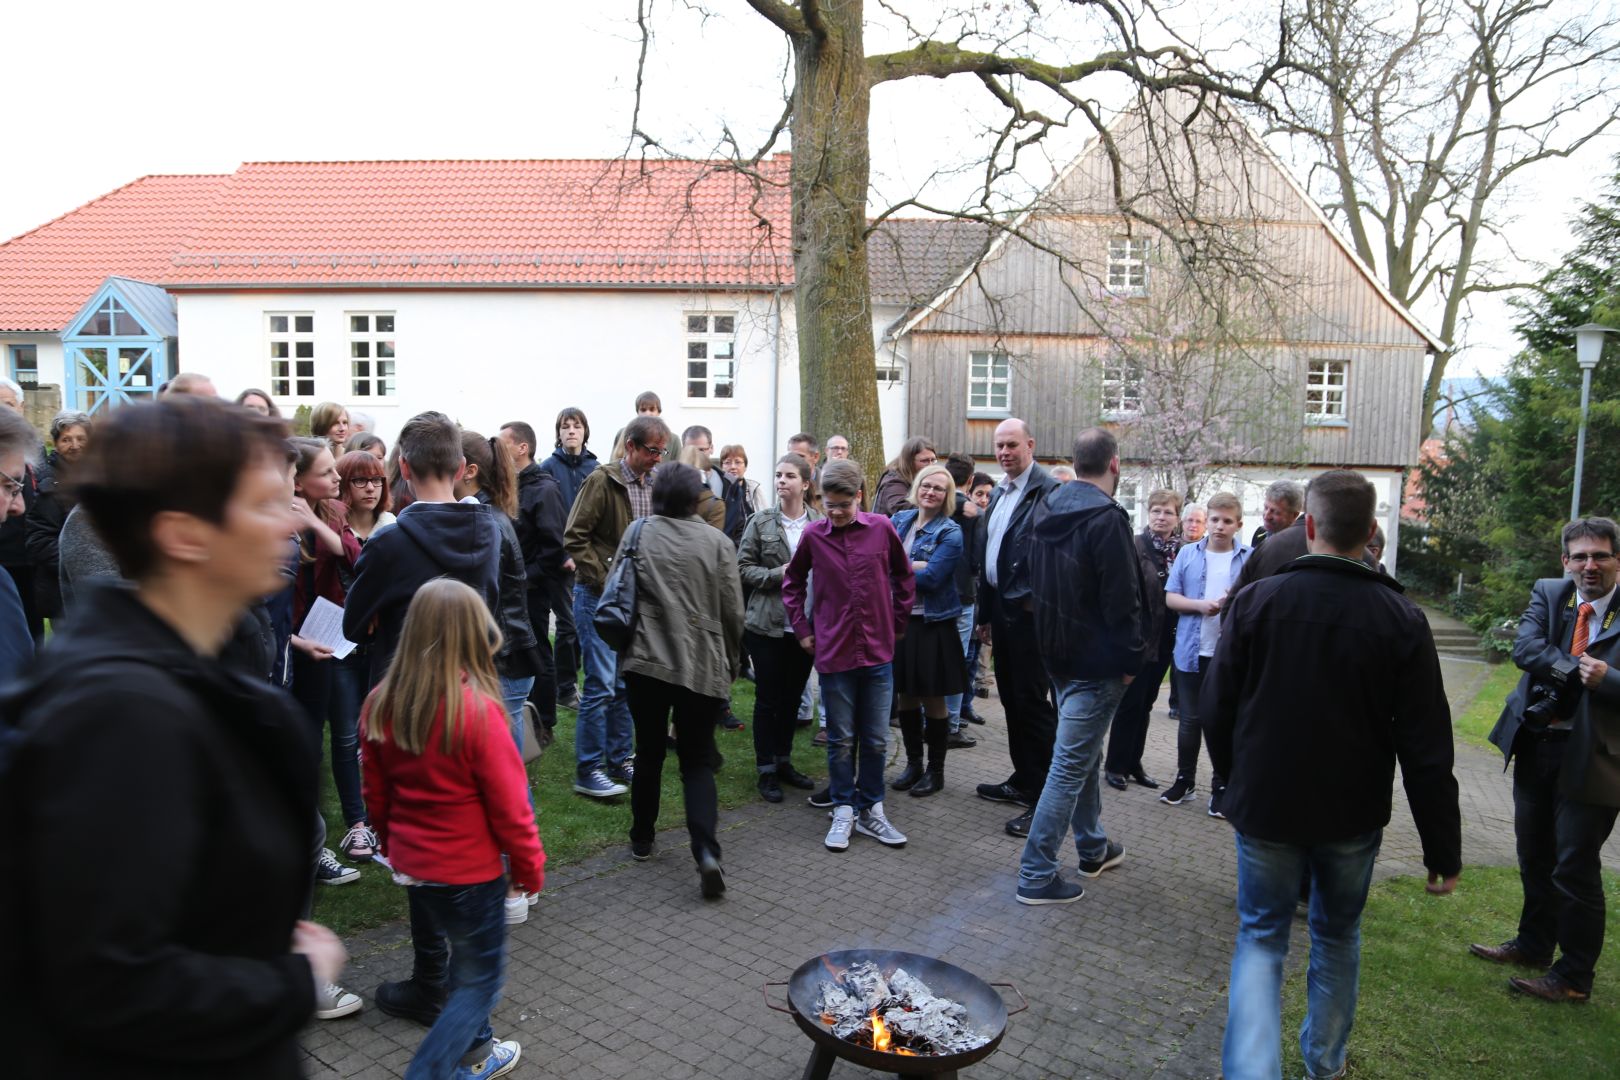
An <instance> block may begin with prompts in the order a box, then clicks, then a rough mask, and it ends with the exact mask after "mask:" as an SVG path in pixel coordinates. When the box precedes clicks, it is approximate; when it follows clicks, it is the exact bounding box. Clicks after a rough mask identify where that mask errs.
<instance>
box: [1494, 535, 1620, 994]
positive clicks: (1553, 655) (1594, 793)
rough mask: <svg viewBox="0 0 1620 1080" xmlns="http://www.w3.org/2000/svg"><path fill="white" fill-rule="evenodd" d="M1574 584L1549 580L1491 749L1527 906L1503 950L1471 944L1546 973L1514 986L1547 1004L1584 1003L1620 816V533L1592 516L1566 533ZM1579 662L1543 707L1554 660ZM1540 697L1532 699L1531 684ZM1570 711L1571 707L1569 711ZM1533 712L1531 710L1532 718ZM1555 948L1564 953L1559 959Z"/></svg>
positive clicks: (1517, 658)
mask: <svg viewBox="0 0 1620 1080" xmlns="http://www.w3.org/2000/svg"><path fill="white" fill-rule="evenodd" d="M1563 548H1564V569H1565V570H1566V571H1568V572H1569V575H1570V576H1569V577H1567V578H1543V579H1541V580H1540V581H1538V582H1536V584H1535V587H1534V588H1533V589H1532V590H1531V592H1530V607H1529V609H1528V610H1527V611H1525V613H1524V617H1523V618H1522V619H1520V620H1519V636H1518V639H1517V640H1516V641H1514V643H1513V662H1514V663H1515V664H1517V665H1518V666H1519V667H1520V668H1521V669H1522V670H1523V671H1524V675H1523V677H1522V678H1520V680H1519V685H1518V687H1517V688H1515V689H1514V691H1513V693H1512V694H1510V695H1509V696H1508V699H1507V705H1506V707H1505V708H1504V709H1503V710H1502V716H1501V718H1500V719H1498V720H1497V722H1496V727H1495V728H1494V729H1493V730H1492V731H1491V742H1492V743H1493V744H1495V745H1496V747H1497V748H1498V749H1500V750H1501V751H1502V753H1503V755H1504V756H1505V757H1506V758H1507V759H1508V760H1509V761H1512V760H1514V759H1515V758H1517V762H1516V763H1515V764H1514V767H1513V832H1514V836H1515V838H1516V840H1517V846H1518V852H1519V880H1520V882H1521V883H1522V884H1523V888H1524V907H1523V909H1522V910H1521V912H1520V914H1519V932H1518V934H1517V936H1515V937H1514V938H1513V939H1512V940H1510V941H1505V942H1503V943H1502V944H1501V945H1470V946H1469V947H1468V949H1469V951H1470V952H1472V953H1473V954H1474V955H1475V956H1478V957H1482V958H1483V959H1486V960H1490V961H1493V962H1495V963H1499V964H1515V965H1518V966H1520V967H1526V968H1530V969H1532V970H1545V971H1546V974H1545V975H1541V976H1538V977H1531V976H1528V975H1526V976H1518V977H1515V978H1512V979H1509V980H1508V985H1509V986H1511V987H1512V988H1513V989H1514V990H1517V991H1519V992H1520V993H1523V994H1529V995H1531V996H1532V997H1537V998H1540V999H1542V1000H1543V1001H1554V1002H1566V1001H1585V1000H1586V999H1587V998H1588V997H1590V996H1591V993H1592V969H1593V967H1594V966H1595V965H1596V963H1597V958H1598V953H1599V952H1601V951H1602V949H1603V880H1602V876H1601V875H1602V860H1601V851H1602V848H1603V844H1604V841H1606V840H1607V839H1608V838H1609V833H1610V832H1611V831H1612V830H1613V829H1614V821H1615V815H1616V814H1617V813H1620V669H1614V668H1611V667H1610V663H1611V661H1613V662H1620V620H1617V618H1616V616H1620V608H1617V606H1616V605H1615V602H1614V600H1615V579H1616V577H1617V575H1620V562H1617V561H1616V552H1620V526H1616V525H1615V523H1614V522H1613V521H1611V520H1609V519H1608V518H1584V519H1582V520H1580V521H1573V522H1570V523H1569V524H1568V525H1566V526H1564V533H1563ZM1561 661H1562V662H1566V663H1567V662H1570V661H1573V662H1574V664H1575V665H1576V666H1575V668H1574V670H1573V671H1572V672H1570V673H1569V675H1568V676H1567V677H1566V679H1565V681H1564V683H1563V685H1561V686H1559V687H1558V690H1557V694H1558V699H1559V700H1558V703H1557V705H1558V707H1555V708H1553V709H1551V710H1549V711H1548V712H1542V711H1540V710H1538V709H1537V708H1536V705H1537V702H1536V698H1538V697H1539V696H1540V694H1539V690H1540V687H1543V686H1546V685H1548V684H1549V683H1556V681H1557V676H1556V673H1555V672H1554V665H1555V664H1558V663H1559V662H1561ZM1533 686H1534V687H1537V693H1534V694H1533V693H1532V689H1531V688H1532V687H1533ZM1571 706H1572V707H1571ZM1527 707H1528V708H1529V709H1530V710H1531V715H1529V716H1527V715H1526V709H1527ZM1554 946H1556V947H1557V951H1558V952H1560V953H1561V954H1562V955H1560V956H1559V957H1558V960H1557V962H1556V963H1554V962H1553V954H1554V951H1555V950H1554Z"/></svg>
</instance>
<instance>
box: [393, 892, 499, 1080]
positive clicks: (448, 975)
mask: <svg viewBox="0 0 1620 1080" xmlns="http://www.w3.org/2000/svg"><path fill="white" fill-rule="evenodd" d="M407 894H408V896H409V899H410V909H411V937H412V938H413V939H414V944H415V947H416V956H417V967H416V973H415V977H416V978H418V979H421V980H422V981H423V982H425V983H427V984H429V985H443V986H444V987H445V989H446V990H447V991H448V994H447V996H446V997H445V1000H444V1011H442V1012H441V1013H439V1018H438V1019H437V1020H435V1021H434V1022H433V1026H432V1027H431V1028H429V1029H428V1033H427V1034H426V1035H424V1036H423V1037H422V1045H421V1046H418V1047H417V1048H416V1056H415V1057H413V1058H411V1064H410V1066H409V1067H408V1068H407V1069H406V1070H405V1080H449V1078H450V1077H453V1076H454V1075H455V1074H456V1070H457V1068H458V1067H459V1066H460V1064H461V1062H462V1059H463V1058H464V1057H465V1056H466V1054H467V1053H468V1048H469V1047H479V1046H483V1045H486V1044H488V1043H489V1042H490V1041H491V1040H492V1039H493V1038H494V1033H493V1032H492V1031H491V1029H490V1026H489V1014H490V1013H491V1012H493V1011H494V1009H495V1003H496V1002H498V1001H499V1000H500V999H501V984H502V983H503V982H504V981H505V977H506V879H505V878H503V877H499V878H496V879H495V880H493V881H486V882H484V883H483V884H481V885H412V886H410V887H409V889H408V890H407ZM424 939H425V940H424ZM441 972H442V973H443V974H442V976H440V978H441V979H442V982H441V981H439V980H437V979H435V977H434V976H435V975H436V974H438V973H441Z"/></svg>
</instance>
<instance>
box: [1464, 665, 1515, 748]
mask: <svg viewBox="0 0 1620 1080" xmlns="http://www.w3.org/2000/svg"><path fill="white" fill-rule="evenodd" d="M1521 674H1523V672H1521V671H1520V670H1519V669H1518V668H1516V667H1514V666H1513V665H1512V664H1492V665H1491V669H1490V674H1488V675H1486V676H1485V681H1484V682H1483V683H1482V684H1481V685H1480V688H1479V693H1477V694H1475V695H1474V700H1473V702H1472V703H1471V704H1470V705H1469V706H1468V708H1467V709H1465V710H1464V711H1463V713H1462V715H1461V716H1457V717H1454V718H1453V719H1452V727H1453V729H1454V730H1455V731H1456V732H1457V736H1458V738H1461V739H1462V740H1463V741H1464V742H1469V743H1473V744H1474V745H1475V746H1483V747H1486V748H1488V749H1491V750H1494V749H1495V747H1493V746H1491V744H1490V743H1488V742H1486V741H1485V737H1486V736H1487V735H1489V734H1490V733H1491V728H1493V727H1495V726H1496V718H1497V717H1498V716H1500V715H1501V713H1502V702H1504V701H1506V700H1507V696H1508V694H1510V693H1511V692H1512V691H1513V687H1514V686H1515V685H1516V684H1517V683H1518V681H1519V676H1520V675H1521Z"/></svg>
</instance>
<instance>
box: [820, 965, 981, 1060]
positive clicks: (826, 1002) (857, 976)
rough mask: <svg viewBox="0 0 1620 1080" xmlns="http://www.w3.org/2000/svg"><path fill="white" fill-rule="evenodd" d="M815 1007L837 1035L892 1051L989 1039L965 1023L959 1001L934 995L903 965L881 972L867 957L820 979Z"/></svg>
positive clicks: (932, 1051)
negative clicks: (829, 977) (828, 979)
mask: <svg viewBox="0 0 1620 1080" xmlns="http://www.w3.org/2000/svg"><path fill="white" fill-rule="evenodd" d="M816 1009H817V1010H818V1011H819V1012H820V1013H821V1019H822V1022H823V1023H825V1024H827V1025H828V1026H829V1027H831V1028H832V1031H833V1034H834V1035H837V1036H838V1037H839V1038H841V1039H845V1040H847V1041H849V1042H853V1043H856V1044H857V1045H861V1046H868V1047H871V1048H873V1049H877V1050H885V1051H888V1052H890V1053H895V1054H902V1055H924V1054H925V1055H942V1054H959V1053H962V1052H964V1051H967V1050H972V1049H975V1048H976V1047H979V1046H982V1045H983V1044H984V1043H985V1042H986V1041H987V1040H988V1039H989V1036H988V1035H986V1034H984V1033H983V1032H979V1031H975V1030H974V1029H973V1028H972V1027H971V1026H970V1025H969V1023H968V1017H967V1009H966V1008H965V1007H964V1006H963V1005H962V1004H961V1003H960V1002H957V1001H952V1000H950V999H949V998H942V997H939V996H937V995H935V994H934V992H933V991H931V990H930V989H929V988H928V986H927V984H925V983H924V982H923V981H922V980H921V979H918V978H916V977H915V976H913V975H912V974H911V973H910V972H908V971H906V970H905V969H904V968H895V969H894V970H893V971H892V972H890V973H889V974H888V975H887V976H885V975H884V974H883V972H882V970H881V969H879V968H878V966H877V965H876V964H873V963H871V962H869V961H859V962H857V963H854V964H851V965H850V966H849V967H848V968H846V969H845V970H844V971H842V972H840V973H839V974H838V977H837V979H836V980H835V981H833V982H825V983H822V984H821V994H820V997H819V998H817V1001H816Z"/></svg>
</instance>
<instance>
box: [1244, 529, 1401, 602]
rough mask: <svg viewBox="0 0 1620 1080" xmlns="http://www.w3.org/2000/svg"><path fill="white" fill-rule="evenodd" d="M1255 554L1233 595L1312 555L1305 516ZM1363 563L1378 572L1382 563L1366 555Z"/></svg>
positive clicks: (1258, 545) (1258, 547) (1259, 546)
mask: <svg viewBox="0 0 1620 1080" xmlns="http://www.w3.org/2000/svg"><path fill="white" fill-rule="evenodd" d="M1259 539H1260V540H1264V541H1265V543H1263V544H1261V543H1259V542H1258V541H1257V542H1256V546H1255V549H1254V552H1253V553H1252V554H1251V555H1250V556H1249V557H1248V559H1247V560H1245V561H1244V563H1243V571H1242V572H1241V573H1240V574H1238V579H1237V584H1236V585H1234V586H1233V587H1232V589H1231V595H1232V596H1236V595H1237V594H1238V593H1239V592H1241V591H1242V590H1243V588H1244V587H1245V586H1247V585H1253V584H1254V583H1255V582H1256V581H1259V580H1260V579H1262V578H1268V577H1271V576H1272V575H1273V574H1279V573H1281V572H1282V569H1283V567H1285V566H1287V565H1288V564H1289V563H1291V562H1293V561H1294V560H1295V559H1297V558H1299V557H1300V556H1301V555H1307V554H1309V553H1310V550H1311V549H1310V541H1309V539H1308V538H1307V537H1306V536H1305V517H1304V515H1301V516H1300V518H1299V520H1298V521H1296V522H1294V523H1293V524H1292V525H1290V526H1288V528H1286V529H1282V530H1279V531H1278V532H1275V533H1272V534H1271V535H1269V536H1262V537H1260V538H1259ZM1361 561H1362V562H1363V563H1365V564H1366V566H1367V568H1368V569H1369V570H1377V569H1378V560H1377V559H1375V558H1373V557H1372V556H1371V555H1368V554H1367V553H1366V552H1362V555H1361Z"/></svg>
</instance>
